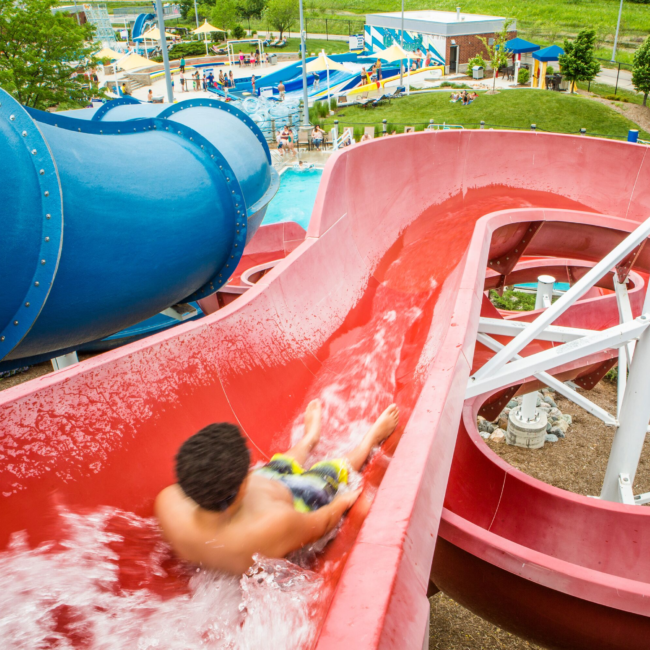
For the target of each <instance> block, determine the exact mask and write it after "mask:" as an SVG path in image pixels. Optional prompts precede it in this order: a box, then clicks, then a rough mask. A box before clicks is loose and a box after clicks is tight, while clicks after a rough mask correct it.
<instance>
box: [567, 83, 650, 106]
mask: <svg viewBox="0 0 650 650" xmlns="http://www.w3.org/2000/svg"><path fill="white" fill-rule="evenodd" d="M578 88H580V90H587V88H589V92H592V93H593V94H594V95H599V96H600V97H605V98H606V99H614V97H617V98H618V99H617V100H616V101H622V102H628V103H630V104H643V95H642V94H641V93H635V92H634V91H632V90H626V89H625V88H620V87H619V89H618V90H617V91H616V95H614V90H615V89H616V87H615V86H610V85H609V84H599V83H593V82H592V83H591V84H586V83H582V82H580V83H578ZM648 105H649V106H650V100H649V101H648Z"/></svg>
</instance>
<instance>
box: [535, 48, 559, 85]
mask: <svg viewBox="0 0 650 650" xmlns="http://www.w3.org/2000/svg"><path fill="white" fill-rule="evenodd" d="M562 54H564V50H563V49H562V48H561V47H560V46H559V45H550V46H549V47H545V48H544V49H543V50H538V51H537V52H534V53H533V59H535V72H534V73H533V88H537V86H538V84H539V87H540V88H542V89H543V88H546V64H547V63H548V62H549V61H558V60H559V58H560V55H562ZM540 63H541V64H542V70H541V74H540V75H537V72H538V71H539V65H540Z"/></svg>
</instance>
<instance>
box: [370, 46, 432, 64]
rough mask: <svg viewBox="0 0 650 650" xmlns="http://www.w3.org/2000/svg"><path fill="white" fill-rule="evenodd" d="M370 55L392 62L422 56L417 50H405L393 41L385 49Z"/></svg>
mask: <svg viewBox="0 0 650 650" xmlns="http://www.w3.org/2000/svg"><path fill="white" fill-rule="evenodd" d="M371 56H373V57H375V56H376V57H377V58H378V59H381V60H382V61H387V62H388V63H392V62H393V61H401V60H402V59H421V58H422V57H421V56H420V55H419V54H418V53H417V52H407V51H406V50H405V49H404V48H403V47H402V46H401V45H399V44H398V43H394V44H393V45H391V46H390V47H387V48H386V49H385V50H380V51H379V52H375V53H374V54H372V55H371Z"/></svg>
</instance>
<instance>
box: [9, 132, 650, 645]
mask: <svg viewBox="0 0 650 650" xmlns="http://www.w3.org/2000/svg"><path fill="white" fill-rule="evenodd" d="M646 153H647V148H646V147H644V146H637V145H628V144H622V143H616V142H610V141H605V140H597V139H590V138H584V137H582V138H581V137H566V136H557V135H549V134H543V133H510V132H498V131H464V132H440V133H423V134H417V135H404V136H395V137H390V138H386V139H381V140H378V141H375V142H371V143H367V144H362V145H358V146H355V147H352V148H349V149H346V150H344V151H342V152H340V153H337V154H334V155H333V156H332V158H331V159H330V161H329V163H328V166H327V168H326V170H325V173H324V175H323V180H322V183H321V187H320V190H319V194H318V198H317V201H316V206H315V209H314V213H313V216H312V220H311V224H310V227H309V231H308V233H307V238H306V239H305V241H304V242H303V243H301V244H300V245H298V246H297V248H295V250H293V252H291V253H290V254H289V255H288V256H287V257H286V259H283V260H282V261H281V262H279V263H278V264H277V265H276V266H275V267H274V268H273V269H272V270H271V271H270V272H268V273H266V274H265V275H264V276H263V277H261V279H259V281H258V282H257V284H255V285H254V286H253V287H252V288H251V289H249V290H248V291H246V293H244V294H243V295H242V296H241V297H239V298H237V299H236V300H235V301H233V302H232V303H230V304H228V305H226V306H225V307H223V308H222V309H219V310H218V311H216V312H215V313H213V314H211V315H209V316H207V317H206V318H204V319H202V320H200V321H196V322H189V323H186V324H182V325H180V326H178V327H176V328H175V329H173V330H172V331H169V332H164V333H161V334H159V335H155V336H153V337H151V338H149V339H146V340H145V341H139V342H136V343H133V344H131V345H128V346H126V347H124V348H121V349H119V350H115V351H112V352H108V353H106V354H103V355H101V356H98V357H96V358H94V359H91V360H88V361H85V362H82V363H80V364H78V365H76V366H72V367H70V368H67V369H64V370H61V371H58V372H56V373H53V374H51V375H48V376H46V377H43V378H40V379H37V380H34V381H31V382H28V383H26V384H24V385H21V386H17V387H15V388H12V389H9V390H6V391H4V392H3V393H1V394H0V423H1V424H0V427H1V431H2V438H1V439H0V484H1V488H2V489H1V490H0V493H1V498H2V502H1V503H2V517H1V518H0V541H1V543H2V544H3V545H4V544H6V543H7V542H8V540H9V539H10V538H11V536H12V534H13V533H16V532H18V531H26V532H27V535H28V540H29V546H30V547H32V548H34V547H37V546H38V545H39V544H42V543H43V542H46V541H48V540H57V541H59V540H60V538H61V537H62V536H65V531H64V530H63V532H62V530H61V527H60V526H57V523H56V522H57V518H56V512H59V511H60V509H61V507H64V508H65V509H66V510H67V511H73V512H83V513H88V512H91V513H92V512H95V511H96V509H97V508H98V507H100V506H110V507H112V508H119V509H121V510H124V511H127V512H130V513H135V515H138V516H145V517H146V516H150V515H151V508H152V503H153V498H154V496H155V495H156V493H157V492H158V491H159V490H160V489H161V488H162V487H164V486H165V485H167V484H169V483H170V482H172V481H173V457H174V454H175V452H176V450H177V448H178V446H179V444H180V443H181V442H182V441H183V440H185V439H186V438H187V437H188V436H190V435H191V434H192V433H194V432H195V431H196V430H197V429H199V428H200V427H202V426H205V425H206V424H208V423H209V422H213V421H219V420H229V421H233V422H236V423H238V424H239V425H240V426H241V428H242V430H243V431H244V432H245V434H246V436H247V437H248V440H249V441H250V446H251V449H252V451H253V455H254V457H255V459H256V460H263V459H266V458H268V457H269V456H270V454H272V453H274V452H275V451H278V450H282V449H284V448H286V447H287V446H289V444H290V442H291V438H292V435H295V431H297V430H298V429H299V425H300V413H301V411H302V410H303V409H304V407H305V405H306V403H307V402H308V401H309V400H310V399H313V398H314V397H320V398H321V399H322V401H323V404H324V418H325V421H324V431H323V440H322V442H321V447H322V453H324V454H332V453H341V452H343V451H345V449H346V448H348V447H350V446H352V445H353V444H354V443H355V442H356V441H357V439H358V437H359V436H360V435H362V434H363V432H364V430H365V427H366V426H368V424H369V423H370V421H371V420H372V419H373V418H374V417H375V416H376V415H377V414H378V412H379V411H380V410H381V409H383V407H384V406H385V405H386V404H387V403H388V402H390V401H397V403H398V404H399V406H400V409H401V412H402V421H401V423H400V427H399V428H398V431H397V433H396V435H394V436H393V437H392V438H391V439H389V441H388V442H387V444H385V445H384V447H383V448H382V450H381V451H380V452H379V453H378V454H376V455H375V456H374V457H373V458H372V460H371V461H370V462H369V463H368V465H367V467H366V469H365V470H364V476H363V478H364V487H365V489H364V493H363V495H362V497H361V498H360V499H359V501H358V502H357V503H356V504H355V506H354V507H353V509H352V510H351V511H350V513H349V515H348V517H347V519H346V521H345V523H344V524H343V527H342V528H341V530H340V531H339V533H338V535H337V537H336V538H335V539H334V541H332V542H331V543H330V544H329V545H328V546H327V547H326V548H325V551H324V552H323V553H322V554H321V555H320V556H319V557H317V558H316V559H314V560H313V562H312V564H311V566H310V568H311V569H312V570H313V571H315V574H316V575H319V576H320V577H321V578H322V579H323V587H322V589H321V590H320V598H319V601H318V603H317V607H316V608H315V609H314V612H313V617H312V618H313V626H314V627H313V630H312V633H311V634H310V635H309V638H310V645H313V646H314V647H316V648H319V649H320V650H324V649H328V650H329V649H332V648H350V647H354V648H355V649H366V648H367V649H370V648H373V649H374V648H382V649H388V648H396V649H398V648H399V649H403V648H420V647H422V646H423V644H424V643H427V639H428V629H427V626H426V623H427V617H428V612H429V603H428V601H427V599H426V597H425V595H426V593H427V589H428V586H429V582H430V577H432V578H433V580H434V582H435V583H436V584H437V585H438V586H439V587H441V588H443V589H445V590H447V591H448V592H449V593H450V594H452V595H453V596H454V597H455V598H457V599H458V600H459V601H460V602H462V603H465V604H466V605H468V606H469V607H470V608H472V609H474V610H475V611H478V612H479V613H481V614H482V615H483V616H485V617H487V618H490V619H492V620H496V621H497V622H499V623H500V624H502V625H503V626H505V627H509V628H510V629H514V630H515V631H517V632H518V633H521V634H524V635H527V636H529V637H530V638H534V639H538V640H541V641H542V642H543V643H545V644H547V645H548V646H549V647H557V648H583V647H584V648H587V647H590V648H596V647H598V648H600V647H603V648H610V647H611V648H613V647H621V646H620V645H615V643H616V639H620V638H621V637H620V636H618V637H617V636H616V635H617V634H618V635H620V634H622V630H623V629H629V630H631V632H630V636H629V638H627V637H626V643H625V645H626V647H631V648H641V647H647V646H643V645H641V641H640V640H641V638H642V635H644V634H645V638H646V639H647V638H650V637H649V636H648V635H649V628H648V620H649V619H648V615H649V609H648V605H647V604H646V603H648V602H650V601H649V600H648V598H649V597H650V587H649V586H648V580H649V579H650V575H649V573H650V562H649V561H648V559H647V558H648V554H647V553H645V552H644V551H643V548H644V544H645V545H647V543H648V540H649V539H650V518H649V517H648V515H647V514H646V510H645V509H643V508H634V507H628V506H619V505H614V504H609V503H600V502H597V501H594V500H589V499H587V498H583V497H579V496H576V495H572V494H568V493H566V492H562V491H560V490H556V489H553V488H550V487H548V486H545V485H543V484H541V483H539V482H538V481H535V480H534V479H531V478H529V477H525V476H523V475H521V474H520V473H518V472H516V470H514V469H513V468H511V467H509V466H507V465H505V464H504V463H503V462H502V461H500V460H499V459H498V458H497V457H495V456H494V455H493V454H492V453H491V452H490V451H489V450H488V449H487V448H486V447H485V445H483V443H482V441H481V440H480V438H479V437H478V436H477V435H476V432H475V425H474V422H475V415H476V412H477V411H478V409H479V407H480V406H481V405H482V403H483V402H484V401H485V400H486V398H485V397H482V398H480V399H479V398H477V399H475V400H473V401H471V402H469V403H467V404H464V394H465V389H466V385H467V382H468V378H469V375H470V370H471V369H472V367H473V366H474V367H475V366H476V364H479V363H483V362H484V361H485V359H486V358H487V354H486V352H485V350H483V349H481V348H480V347H479V348H478V349H477V354H476V358H475V354H474V351H475V341H476V333H477V328H478V320H479V316H480V314H481V309H482V304H483V298H484V289H485V287H486V286H489V283H490V282H495V273H496V276H497V277H501V276H504V278H507V277H508V276H509V275H511V274H513V273H515V274H516V273H520V274H522V275H520V277H524V276H525V272H524V271H525V269H526V268H527V267H526V265H529V267H530V268H532V267H534V266H535V263H534V262H533V261H534V260H539V259H543V258H545V257H546V256H552V257H555V258H558V260H562V261H561V262H557V261H552V260H551V261H549V264H550V266H549V268H556V269H557V268H558V267H562V268H565V269H567V278H568V279H569V280H571V274H573V273H575V272H578V271H577V270H579V269H580V268H581V267H583V266H584V265H585V264H587V265H588V264H589V263H593V262H595V261H597V260H599V259H601V258H602V256H603V254H604V253H606V252H607V251H608V250H610V249H611V248H613V247H614V246H615V245H616V244H617V243H618V242H619V241H621V239H622V238H623V237H624V236H625V234H626V233H627V232H629V231H631V230H632V229H633V228H634V226H635V224H636V223H637V222H639V221H642V220H644V219H646V218H647V216H648V215H650V160H645V158H646ZM533 231H534V232H533ZM522 255H525V256H526V257H525V259H524V258H522ZM649 255H650V251H649V252H648V253H647V254H646V253H645V252H642V253H641V254H640V255H639V256H638V257H637V258H636V262H635V267H634V268H635V270H638V271H640V272H641V273H640V274H637V275H635V276H634V277H633V282H634V283H635V290H637V289H638V291H637V294H638V296H640V295H641V288H642V285H643V277H644V276H643V274H644V273H647V272H648V271H650V257H648V256H649ZM531 265H532V266H531ZM535 268H546V267H544V265H543V264H542V265H541V266H536V267H535ZM486 269H490V271H489V272H487V274H486ZM496 282H497V283H498V279H497V280H496ZM486 283H487V285H486ZM632 293H633V295H635V294H634V292H632ZM634 300H636V302H635V303H634V304H635V305H636V307H637V308H638V307H639V304H640V303H639V300H640V298H639V297H637V298H635V299H634ZM589 301H591V302H589ZM599 305H600V307H599ZM484 309H485V307H484ZM573 309H574V311H573V312H572V313H573V314H574V315H573V316H571V314H568V315H567V318H569V319H570V320H571V324H576V323H578V322H580V323H582V325H581V326H584V327H593V328H595V329H602V328H604V327H607V326H608V325H609V324H611V323H612V322H616V313H615V311H614V303H613V300H612V294H611V293H609V291H608V288H607V286H606V282H605V283H604V284H603V286H602V287H601V289H600V290H599V291H598V292H596V293H595V294H593V295H591V296H590V297H589V298H588V299H587V300H585V301H582V303H578V304H577V305H575V306H574V308H573ZM564 324H567V323H564ZM536 345H538V344H537V343H536V342H535V343H533V344H531V346H529V347H530V350H534V349H536V348H535V346H536ZM530 350H528V349H527V350H526V351H524V354H526V353H528V352H529V351H530ZM611 356H612V354H611V353H601V354H600V355H596V356H594V357H593V358H591V359H589V360H588V364H587V365H585V364H584V363H583V365H582V366H581V365H579V364H574V365H573V366H571V367H566V368H560V369H559V371H560V372H562V373H564V374H565V375H566V376H569V375H570V376H572V377H580V376H582V375H583V374H584V373H585V372H587V370H589V372H590V373H593V372H595V371H596V370H597V369H598V368H601V369H602V368H603V367H604V364H605V363H606V362H608V360H609V359H610V358H611ZM554 372H555V371H554ZM489 399H494V396H493V397H491V398H488V400H489ZM459 424H460V435H459V436H458V440H457V434H458V432H459ZM294 430H295V431H294ZM454 449H455V451H454ZM452 459H453V463H454V464H453V470H452V472H451V478H450V469H451V467H452ZM448 479H449V487H448ZM445 494H446V497H445ZM443 501H444V508H443ZM441 518H442V524H441V523H440V522H441ZM439 527H440V531H439ZM439 532H440V537H439V538H438V533H439ZM614 534H616V537H617V539H616V543H614ZM436 540H438V544H436ZM434 550H435V551H436V555H435V559H434ZM56 552H57V547H56V545H53V546H52V553H56ZM2 559H3V558H2V555H1V554H0V560H2ZM117 561H118V562H119V559H118V560H117ZM432 565H433V572H432ZM131 568H132V569H133V567H131ZM133 571H135V572H136V573H137V568H136V569H133ZM133 575H134V574H133V572H132V573H129V576H126V572H125V571H123V572H122V574H121V576H122V578H123V580H124V581H125V584H126V582H127V581H129V580H130V582H129V588H130V589H131V590H136V591H137V590H138V589H141V590H144V589H154V587H155V586H154V583H155V582H156V580H157V578H156V580H154V578H151V579H149V578H147V580H148V581H147V580H145V579H142V580H140V581H138V580H135V581H134V580H133ZM138 575H139V574H138ZM122 578H121V579H122ZM127 578H128V580H127ZM156 584H158V583H156ZM187 584H188V578H187V576H185V574H182V573H177V574H169V573H168V574H167V577H166V578H165V585H166V588H168V589H172V590H174V589H179V590H183V589H186V588H187ZM122 587H123V588H124V585H122ZM537 603H538V605H537V606H536V604H537ZM66 612H67V613H66V617H67V618H66V621H68V620H69V619H70V617H73V618H74V616H78V613H77V614H75V612H74V611H73V612H72V613H70V612H69V611H68V610H66ZM598 615H602V621H601V622H600V623H599V624H598V625H596V624H593V625H592V626H591V627H590V626H589V622H590V621H591V622H593V620H594V616H598ZM64 623H65V624H64ZM64 623H61V624H60V625H59V626H58V628H57V633H58V634H66V633H67V632H66V630H69V629H71V628H70V625H69V624H68V622H64ZM88 634H90V633H88ZM596 634H598V636H596ZM85 638H86V641H87V639H88V638H89V637H85ZM612 639H614V641H612ZM86 641H84V642H86ZM72 642H73V643H74V642H75V640H74V638H73V639H72ZM588 642H590V643H591V645H588ZM160 647H164V643H163V645H162V646H160ZM214 647H218V646H214Z"/></svg>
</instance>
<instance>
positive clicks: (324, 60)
mask: <svg viewBox="0 0 650 650" xmlns="http://www.w3.org/2000/svg"><path fill="white" fill-rule="evenodd" d="M323 70H326V71H327V107H328V108H329V107H330V70H342V71H343V72H349V70H348V69H347V68H346V67H345V66H344V65H341V64H340V63H339V62H338V61H334V59H330V58H329V57H328V56H327V55H326V54H325V50H322V51H321V53H320V54H319V55H318V56H317V57H316V58H315V59H312V60H311V61H310V62H309V63H308V64H307V65H306V66H305V72H322V71H323Z"/></svg>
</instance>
